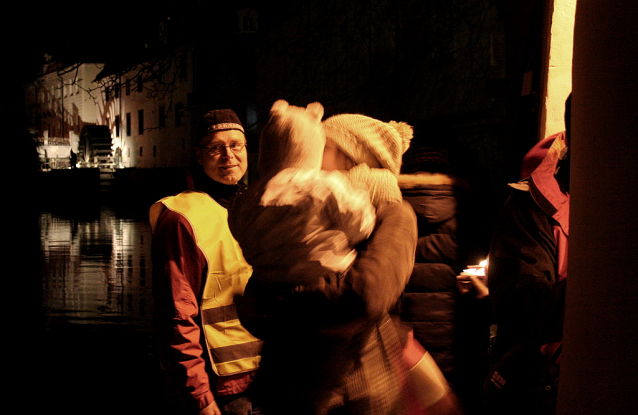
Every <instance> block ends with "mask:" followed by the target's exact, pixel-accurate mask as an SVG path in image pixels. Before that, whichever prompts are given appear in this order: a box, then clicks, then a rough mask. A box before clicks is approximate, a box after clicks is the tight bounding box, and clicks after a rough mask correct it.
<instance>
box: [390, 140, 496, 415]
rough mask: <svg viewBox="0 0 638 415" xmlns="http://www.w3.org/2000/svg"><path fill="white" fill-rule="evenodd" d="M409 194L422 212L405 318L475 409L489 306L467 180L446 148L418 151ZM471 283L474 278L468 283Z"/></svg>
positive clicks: (408, 167) (406, 184)
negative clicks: (472, 235) (478, 267)
mask: <svg viewBox="0 0 638 415" xmlns="http://www.w3.org/2000/svg"><path fill="white" fill-rule="evenodd" d="M399 186H400V187H401V190H402V193H403V198H404V200H406V201H407V202H408V203H410V205H411V206H412V208H413V209H414V211H415V213H416V215H417V225H418V242H417V250H416V259H415V265H414V270H413V271H412V275H411V276H410V280H409V282H408V284H407V286H406V288H405V292H404V293H403V295H402V298H401V302H400V315H401V318H402V319H403V321H404V322H406V323H407V324H408V325H409V326H410V327H411V328H412V329H413V331H414V337H415V339H416V340H417V341H418V342H419V343H420V344H421V345H423V347H424V348H425V349H426V350H427V351H428V352H429V353H430V354H431V355H432V357H433V359H434V361H435V362H436V364H437V365H438V367H439V368H440V369H441V371H442V372H443V374H444V375H445V377H446V379H447V381H448V382H449V384H450V386H451V388H452V390H453V391H454V392H455V393H456V395H457V396H458V397H459V399H460V401H461V403H462V406H463V407H464V409H465V411H466V412H467V413H468V414H476V413H480V411H481V410H482V401H483V399H482V386H483V380H484V378H485V375H486V372H487V363H488V362H487V357H488V346H489V326H490V304H489V300H488V299H486V297H487V295H488V291H487V286H486V285H485V284H484V283H483V282H482V281H481V280H480V279H479V278H478V277H477V276H475V275H467V274H468V273H467V272H462V271H463V270H464V268H466V267H467V265H468V264H467V261H468V254H467V247H465V246H463V245H464V242H465V240H467V237H465V236H464V235H463V232H467V229H463V224H464V220H463V219H462V218H461V216H462V215H463V212H462V210H463V209H472V206H467V207H464V206H462V202H461V201H462V200H463V199H464V194H465V193H467V192H468V190H467V184H466V183H465V181H464V180H463V179H462V178H461V177H459V175H458V173H457V171H456V169H455V168H454V165H453V163H452V160H451V157H450V155H449V154H448V152H447V151H446V150H444V149H442V148H436V147H423V148H420V149H417V150H416V151H415V154H414V156H413V158H412V159H411V160H410V161H408V162H406V163H405V164H404V166H403V170H402V174H401V175H400V176H399ZM466 281H467V282H468V283H466Z"/></svg>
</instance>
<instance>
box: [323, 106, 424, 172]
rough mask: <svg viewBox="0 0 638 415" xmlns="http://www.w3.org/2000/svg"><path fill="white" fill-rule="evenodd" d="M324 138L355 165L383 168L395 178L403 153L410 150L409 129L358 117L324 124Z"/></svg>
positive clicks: (340, 117)
mask: <svg viewBox="0 0 638 415" xmlns="http://www.w3.org/2000/svg"><path fill="white" fill-rule="evenodd" d="M323 126H324V130H325V132H326V138H327V139H328V140H331V141H332V142H334V143H335V144H336V145H337V146H338V147H339V149H340V150H341V151H342V152H343V153H344V154H345V155H347V156H348V157H349V158H350V159H352V161H354V162H355V163H356V164H361V163H366V164H367V165H368V166H369V167H372V168H378V167H382V168H385V169H388V170H390V171H391V172H392V173H393V174H395V175H398V174H399V172H400V170H401V160H402V157H403V153H405V151H406V150H407V149H408V147H410V141H411V140H412V136H413V134H414V133H413V129H412V127H411V126H410V125H409V124H407V123H405V122H396V121H390V122H387V123H386V122H383V121H380V120H377V119H374V118H371V117H368V116H366V115H361V114H339V115H334V116H332V117H330V118H327V119H326V120H325V121H324V122H323Z"/></svg>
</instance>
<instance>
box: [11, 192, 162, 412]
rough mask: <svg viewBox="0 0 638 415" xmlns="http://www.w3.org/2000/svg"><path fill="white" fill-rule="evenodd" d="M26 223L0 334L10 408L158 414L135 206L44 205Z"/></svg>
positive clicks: (146, 246) (145, 257) (145, 253)
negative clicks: (11, 387)
mask: <svg viewBox="0 0 638 415" xmlns="http://www.w3.org/2000/svg"><path fill="white" fill-rule="evenodd" d="M32 225H33V226H32V227H31V228H29V227H28V226H27V227H26V228H27V230H30V231H31V234H30V238H31V239H30V242H28V243H27V244H26V245H25V249H27V251H28V252H29V253H30V254H31V255H28V256H26V258H28V259H27V261H26V262H27V263H26V264H25V265H24V267H23V270H26V273H25V274H24V275H25V276H28V277H29V278H28V279H25V280H24V285H23V286H22V287H21V288H23V289H21V290H20V291H26V292H27V296H25V297H24V298H20V299H19V300H18V301H16V302H15V304H16V305H17V308H19V309H22V310H28V311H25V312H24V313H22V316H25V317H27V318H26V319H24V320H26V321H22V320H18V319H16V321H15V322H16V323H17V324H16V327H18V330H16V331H15V334H16V335H15V336H10V338H14V340H15V343H14V345H15V346H16V347H15V349H14V350H15V353H14V354H13V358H15V359H16V361H15V362H16V366H17V368H16V369H17V370H16V379H15V382H14V384H15V387H16V393H17V394H19V395H17V397H19V399H20V401H21V402H22V405H24V406H22V408H21V409H22V410H21V411H20V412H26V413H34V414H36V413H60V414H91V413H104V414H106V413H109V414H160V413H165V412H163V410H162V409H163V408H164V407H165V405H164V402H163V394H162V391H161V383H160V377H159V367H158V364H157V362H156V358H155V353H154V349H153V347H152V332H151V316H152V307H153V301H152V295H151V283H152V279H151V271H152V270H151V257H150V247H151V231H150V227H149V225H148V222H147V216H146V212H145V209H144V210H141V209H128V208H127V209H120V208H117V207H113V205H112V204H110V203H107V202H104V201H91V202H88V203H83V204H74V205H73V206H71V205H69V204H66V205H57V204H56V203H49V204H48V206H47V207H43V208H41V209H38V211H37V212H35V213H34V214H33V223H32ZM13 308H16V307H13ZM20 316H21V315H20V314H19V313H18V317H20Z"/></svg>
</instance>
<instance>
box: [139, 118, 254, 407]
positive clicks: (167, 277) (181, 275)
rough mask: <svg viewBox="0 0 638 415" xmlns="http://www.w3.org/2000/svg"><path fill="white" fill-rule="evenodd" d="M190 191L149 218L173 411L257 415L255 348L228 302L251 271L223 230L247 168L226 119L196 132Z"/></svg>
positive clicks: (159, 336) (237, 134) (242, 140)
mask: <svg viewBox="0 0 638 415" xmlns="http://www.w3.org/2000/svg"><path fill="white" fill-rule="evenodd" d="M195 140H196V149H195V151H196V153H195V158H196V161H197V163H198V166H197V168H196V169H195V170H194V172H193V175H192V182H191V186H190V187H191V188H190V189H189V190H186V191H183V192H181V193H179V194H177V195H174V196H169V197H166V198H163V199H162V200H160V201H158V202H157V203H155V204H154V205H153V206H152V207H151V209H150V215H149V216H150V221H151V226H152V229H153V241H152V257H153V295H154V299H155V305H154V311H155V315H154V323H155V327H156V340H157V347H158V354H159V357H160V361H161V367H162V369H163V372H164V375H165V381H166V386H167V389H166V390H167V393H168V395H169V397H170V400H171V403H173V404H175V405H176V407H175V409H174V411H176V412H178V413H183V414H200V415H220V414H224V415H226V414H228V415H240V414H242V415H243V414H251V413H257V412H256V409H254V408H253V405H252V400H251V398H250V395H249V387H250V384H251V383H252V380H253V378H254V375H255V371H256V370H257V368H258V366H259V360H260V355H259V351H260V348H261V341H260V340H258V339H257V338H255V337H254V336H252V335H251V334H250V333H249V332H248V331H247V330H246V329H244V328H243V327H242V325H241V323H240V322H239V320H238V318H237V312H236V307H235V304H234V301H233V298H234V296H235V295H238V294H241V293H242V292H243V290H244V287H245V285H246V282H247V281H248V278H249V277H250V275H251V272H252V269H251V267H250V265H248V264H247V263H246V261H245V260H244V258H243V255H242V251H241V248H240V247H239V245H238V244H237V242H236V241H235V240H234V239H233V237H232V235H231V233H230V230H229V229H228V222H227V215H228V214H227V207H228V205H229V203H230V201H231V199H232V197H233V196H234V195H235V193H236V191H237V190H238V189H240V188H241V187H242V186H243V184H242V183H241V182H240V180H241V178H242V177H243V176H244V174H245V172H246V168H247V151H246V137H245V133H244V128H243V126H242V124H241V121H240V120H239V118H238V117H237V115H236V114H235V113H234V112H233V111H232V110H227V109H223V110H212V111H208V112H207V113H206V114H204V116H203V118H202V120H201V123H200V126H199V127H198V130H197V132H196V136H195Z"/></svg>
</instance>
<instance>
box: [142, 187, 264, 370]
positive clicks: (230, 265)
mask: <svg viewBox="0 0 638 415" xmlns="http://www.w3.org/2000/svg"><path fill="white" fill-rule="evenodd" d="M165 208H168V209H170V210H172V211H174V212H177V213H179V214H180V215H182V216H183V217H184V218H186V219H187V220H188V222H189V223H190V225H191V227H192V229H193V232H194V237H195V242H196V244H197V246H198V247H199V249H200V250H201V251H202V253H203V254H204V256H205V257H206V262H207V267H208V270H207V276H206V283H205V285H204V292H203V296H202V303H201V308H200V310H201V317H202V324H203V327H204V333H205V339H206V343H207V346H208V350H209V353H210V359H211V362H212V366H213V370H214V371H215V373H216V374H217V375H220V376H223V375H231V374H235V373H241V372H246V371H249V370H254V369H257V368H258V367H259V361H260V355H259V353H260V351H261V345H262V342H261V340H259V339H257V338H256V337H254V336H253V335H251V334H250V333H249V332H248V331H247V330H246V329H245V328H244V327H243V326H242V325H241V323H240V322H239V319H238V317H237V309H236V307H235V303H234V301H233V298H234V296H235V295H241V294H243V292H244V288H245V287H246V283H247V282H248V278H249V277H250V275H251V273H252V268H251V266H250V265H249V264H248V263H247V262H246V261H245V260H244V256H243V254H242V251H241V248H240V247H239V244H238V243H237V241H235V239H234V238H233V236H232V234H231V232H230V229H229V228H228V211H227V210H226V209H225V208H224V207H222V206H221V205H219V204H218V203H217V202H216V201H215V200H214V199H213V198H211V197H210V196H209V195H208V194H206V193H203V192H198V191H185V192H182V193H180V194H178V195H175V196H169V197H166V198H164V199H162V200H160V201H158V202H157V203H155V204H154V205H153V206H152V207H151V210H150V222H151V227H152V229H153V231H154V230H155V226H156V224H157V220H158V218H159V216H160V214H161V212H162V211H163V210H164V209H165Z"/></svg>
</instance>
